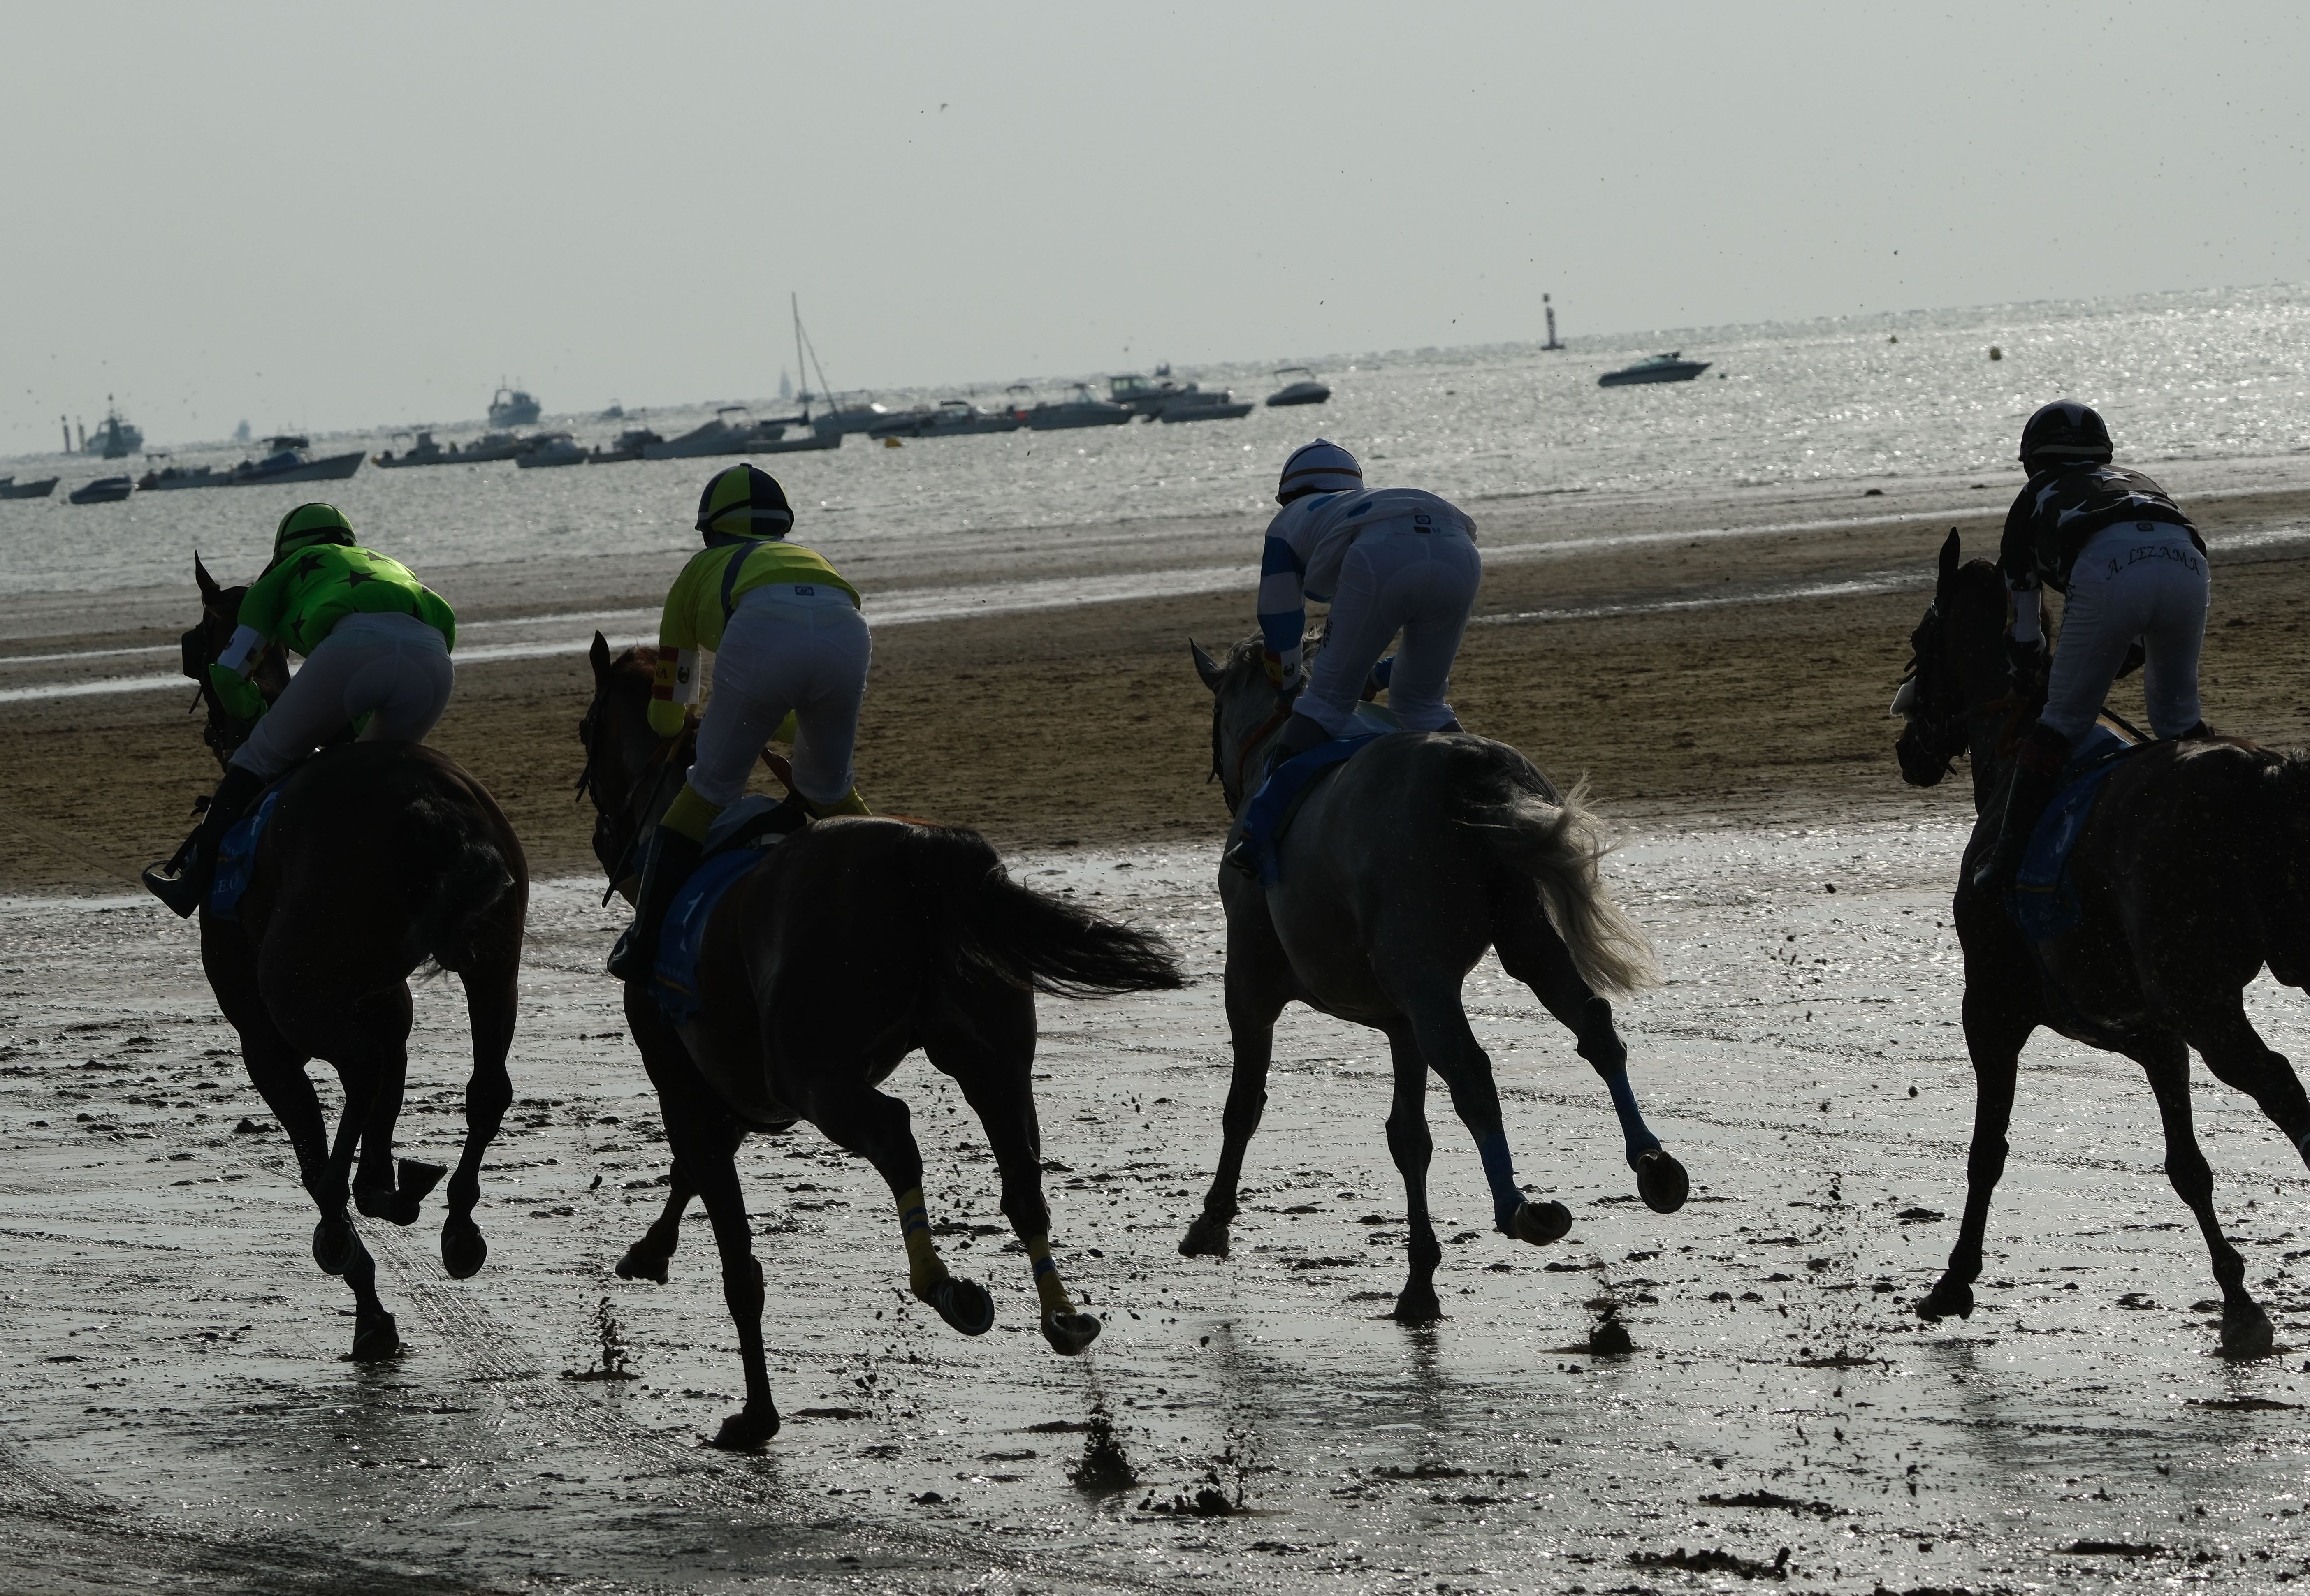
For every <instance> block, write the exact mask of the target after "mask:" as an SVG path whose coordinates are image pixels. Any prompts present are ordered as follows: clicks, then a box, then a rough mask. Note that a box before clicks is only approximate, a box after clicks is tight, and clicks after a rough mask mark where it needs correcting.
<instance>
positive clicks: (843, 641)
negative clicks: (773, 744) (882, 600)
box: [690, 583, 874, 808]
mask: <svg viewBox="0 0 2310 1596" xmlns="http://www.w3.org/2000/svg"><path fill="white" fill-rule="evenodd" d="M873 652H874V645H873V638H871V637H869V636H868V634H867V630H866V618H865V617H864V615H861V614H860V613H859V612H858V609H857V606H856V605H855V604H853V603H851V602H850V595H849V594H847V593H842V592H838V591H835V590H832V589H828V588H823V587H821V589H820V590H819V591H818V593H817V594H803V593H801V592H799V591H798V590H797V589H795V587H793V586H790V585H786V584H783V583H773V584H770V585H767V586H762V587H757V588H755V589H753V590H752V591H751V592H750V593H747V594H743V595H742V597H740V599H739V600H738V608H737V612H736V613H734V614H733V615H732V616H731V617H730V624H729V625H728V626H727V627H725V628H724V629H723V632H722V646H721V647H720V648H718V649H716V650H715V652H714V691H713V696H712V697H711V698H708V700H707V703H706V718H705V720H704V721H703V722H702V723H700V724H699V728H698V759H697V763H695V764H693V765H692V766H690V790H691V791H692V792H694V793H696V794H698V795H699V797H700V798H703V799H705V800H706V802H708V803H712V804H716V805H719V806H722V807H725V808H726V807H728V806H729V805H730V804H733V803H735V802H737V801H738V799H739V797H740V796H741V795H742V794H743V793H744V792H745V790H746V777H747V776H749V775H750V774H751V772H752V770H753V768H754V761H755V759H757V758H759V757H760V754H761V751H762V749H763V747H764V745H765V744H767V743H768V742H769V740H770V736H771V733H775V732H776V731H777V729H778V723H779V722H781V721H783V720H785V719H786V716H787V715H788V713H789V712H791V713H792V714H793V716H794V717H795V728H796V730H795V748H794V772H795V787H796V788H797V789H799V790H800V791H801V793H802V795H803V797H804V798H807V799H809V800H810V801H811V802H813V803H838V802H841V801H842V799H843V797H844V795H845V794H847V793H848V792H849V791H850V786H851V782H852V771H851V762H850V761H851V755H852V753H853V752H854V751H855V749H856V747H857V743H858V709H859V706H860V705H861V704H862V703H864V700H865V698H866V666H867V663H868V662H869V661H870V660H871V659H872V658H873Z"/></svg>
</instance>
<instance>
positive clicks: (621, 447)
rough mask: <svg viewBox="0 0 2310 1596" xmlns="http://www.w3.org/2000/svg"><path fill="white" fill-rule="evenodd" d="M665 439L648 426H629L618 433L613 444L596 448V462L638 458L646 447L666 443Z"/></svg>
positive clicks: (600, 463)
mask: <svg viewBox="0 0 2310 1596" xmlns="http://www.w3.org/2000/svg"><path fill="white" fill-rule="evenodd" d="M664 441H665V439H664V438H660V437H659V436H658V435H657V434H656V433H655V432H653V431H651V430H650V429H648V428H647V427H629V428H627V429H625V430H624V431H623V432H621V433H619V434H618V441H617V442H615V443H613V444H612V445H611V446H610V447H608V448H606V449H605V448H602V447H598V446H597V447H595V450H594V455H593V459H594V464H596V465H609V464H613V463H615V462H617V461H620V460H638V459H640V458H641V457H642V451H643V450H644V449H647V447H649V446H650V445H652V444H654V443H664Z"/></svg>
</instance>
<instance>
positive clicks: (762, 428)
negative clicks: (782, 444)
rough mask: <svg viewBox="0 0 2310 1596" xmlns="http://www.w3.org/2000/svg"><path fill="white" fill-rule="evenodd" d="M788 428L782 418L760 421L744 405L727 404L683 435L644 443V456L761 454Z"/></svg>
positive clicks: (654, 457)
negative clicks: (660, 441) (709, 418)
mask: <svg viewBox="0 0 2310 1596" xmlns="http://www.w3.org/2000/svg"><path fill="white" fill-rule="evenodd" d="M733 417H736V418H738V419H736V420H732V419H731V418H733ZM785 436H786V423H785V422H783V421H756V420H755V419H754V418H753V415H752V413H751V412H749V411H748V410H747V409H746V407H745V406H744V405H742V404H725V405H724V406H722V407H721V408H720V409H719V410H717V411H716V412H714V419H713V420H711V421H707V422H705V423H703V424H702V425H699V426H697V427H694V428H692V429H690V430H689V431H687V432H685V433H683V434H682V436H681V437H680V438H669V439H667V440H666V441H664V442H663V443H653V444H646V445H644V446H643V447H642V458H643V459H645V460H690V459H695V458H697V457H699V456H700V455H753V454H761V453H766V452H768V451H767V450H766V449H765V447H764V446H765V445H768V444H771V443H775V442H777V440H778V439H779V438H784V437H785Z"/></svg>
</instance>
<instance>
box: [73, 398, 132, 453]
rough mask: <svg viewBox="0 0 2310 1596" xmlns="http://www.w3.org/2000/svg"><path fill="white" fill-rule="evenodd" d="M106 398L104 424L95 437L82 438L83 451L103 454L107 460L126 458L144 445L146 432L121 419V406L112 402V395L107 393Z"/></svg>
mask: <svg viewBox="0 0 2310 1596" xmlns="http://www.w3.org/2000/svg"><path fill="white" fill-rule="evenodd" d="M104 399H105V407H106V408H105V412H104V425H102V426H101V427H99V428H98V429H96V434H95V436H94V437H92V438H83V439H82V442H81V453H83V454H84V455H101V456H102V457H103V458H105V459H107V460H126V459H127V458H128V456H129V455H133V454H135V452H136V451H137V450H139V449H141V448H143V447H144V434H143V433H142V432H140V431H138V430H137V429H136V428H135V427H134V426H132V425H130V424H129V423H128V422H126V421H122V420H121V419H120V407H119V406H118V405H117V404H114V403H112V395H109V394H107V395H105V396H104Z"/></svg>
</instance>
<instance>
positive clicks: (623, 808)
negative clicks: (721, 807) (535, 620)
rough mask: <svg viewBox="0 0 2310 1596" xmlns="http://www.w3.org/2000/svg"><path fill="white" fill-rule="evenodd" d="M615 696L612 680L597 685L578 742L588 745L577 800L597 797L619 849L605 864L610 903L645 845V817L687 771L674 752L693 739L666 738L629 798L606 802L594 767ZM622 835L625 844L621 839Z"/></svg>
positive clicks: (596, 805)
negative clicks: (606, 710) (669, 780)
mask: <svg viewBox="0 0 2310 1596" xmlns="http://www.w3.org/2000/svg"><path fill="white" fill-rule="evenodd" d="M609 696H610V684H609V683H608V682H606V681H604V682H601V683H599V684H597V685H596V686H595V689H594V701H593V702H592V703H591V704H589V705H587V706H586V716H585V718H584V719H582V720H580V721H579V722H578V723H577V738H578V741H579V742H583V743H584V744H585V745H586V764H585V768H583V769H581V770H579V771H578V772H577V796H576V798H575V799H573V800H572V802H583V801H584V800H586V798H588V797H590V798H592V799H593V800H594V811H595V814H596V815H597V816H598V817H599V818H600V820H601V822H602V823H603V824H604V826H606V827H608V828H609V832H610V840H611V842H612V845H613V848H612V853H611V854H609V856H607V857H605V858H604V859H603V861H602V863H603V865H604V868H605V869H607V870H608V871H609V872H610V884H609V885H608V886H607V887H605V888H604V889H602V901H603V902H604V904H607V903H608V902H609V901H610V899H611V898H612V896H614V895H615V894H616V892H617V890H618V883H619V882H620V881H621V880H624V879H625V875H626V867H627V866H628V865H630V864H631V863H633V857H634V850H635V849H636V848H637V847H638V846H640V844H641V839H642V833H643V831H644V829H645V827H644V824H643V817H645V816H646V815H647V814H648V813H649V812H650V811H651V810H652V809H653V808H655V807H656V804H657V801H658V797H659V795H660V794H662V793H664V790H665V779H666V777H667V776H670V775H679V774H680V772H681V771H682V765H681V764H680V763H679V762H678V761H677V760H676V759H674V753H675V750H678V749H680V748H681V747H682V744H683V743H684V742H686V741H687V739H685V738H681V737H666V738H661V739H660V740H659V742H658V745H657V746H656V748H654V749H652V750H650V755H649V758H648V759H644V760H643V761H642V768H640V769H639V770H638V771H636V772H635V773H634V778H633V780H632V781H631V782H630V783H628V784H627V786H626V791H625V795H624V796H623V797H622V798H621V799H620V800H619V801H618V802H617V803H616V805H615V806H612V805H610V804H606V803H604V802H602V794H601V791H600V784H599V783H598V782H597V780H596V779H595V768H594V767H595V760H596V759H598V758H599V757H600V754H599V752H598V750H599V744H598V743H597V742H596V741H595V740H596V739H597V738H599V737H600V736H601V735H602V731H603V727H602V708H603V706H604V705H605V704H606V703H607V702H608V701H609ZM621 836H622V837H623V840H622V841H621V840H620V837H621ZM595 853H596V854H600V853H601V850H600V849H598V848H597V849H595Z"/></svg>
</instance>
